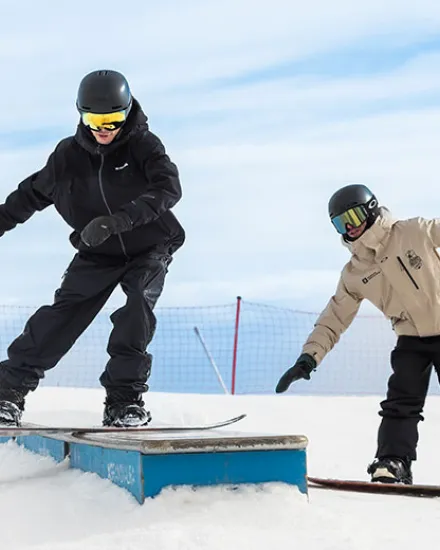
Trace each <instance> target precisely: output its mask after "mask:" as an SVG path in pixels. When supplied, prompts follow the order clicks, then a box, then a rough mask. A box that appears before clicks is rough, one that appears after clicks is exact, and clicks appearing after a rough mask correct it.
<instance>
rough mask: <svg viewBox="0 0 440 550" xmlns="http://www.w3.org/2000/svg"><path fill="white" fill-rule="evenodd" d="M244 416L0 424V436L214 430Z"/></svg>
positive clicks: (244, 415) (233, 422) (237, 420)
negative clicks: (196, 421)
mask: <svg viewBox="0 0 440 550" xmlns="http://www.w3.org/2000/svg"><path fill="white" fill-rule="evenodd" d="M245 417H246V414H240V415H239V416H235V417H233V418H228V419H226V420H221V421H220V422H213V423H211V424H201V425H198V426H197V425H196V426H162V427H160V426H157V427H156V426H141V427H138V428H117V427H114V426H95V427H94V426H90V427H87V426H69V427H67V426H38V425H35V424H23V425H22V426H20V427H18V428H17V427H8V426H1V425H0V437H21V436H27V435H43V436H44V435H60V434H68V435H75V434H106V433H113V434H115V433H116V434H127V433H131V432H133V433H145V434H148V433H170V432H203V431H206V430H215V429H217V428H224V427H225V426H230V425H232V424H235V423H236V422H239V421H240V420H242V419H243V418H245Z"/></svg>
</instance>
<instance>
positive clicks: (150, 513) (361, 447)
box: [0, 388, 440, 550]
mask: <svg viewBox="0 0 440 550" xmlns="http://www.w3.org/2000/svg"><path fill="white" fill-rule="evenodd" d="M381 398H382V396H378V397H305V396H295V395H292V393H290V395H288V396H275V395H274V396H236V397H231V396H224V395H219V396H212V395H188V394H186V395H176V394H160V393H151V394H150V395H149V396H148V403H149V406H150V408H151V410H152V412H153V415H154V423H155V424H160V423H161V422H166V423H182V424H184V423H186V422H192V423H194V422H197V423H198V422H203V421H208V420H218V419H222V418H224V417H225V416H229V415H231V414H238V413H241V412H247V414H248V417H247V419H245V420H244V421H242V423H241V424H240V430H242V431H244V432H246V431H251V432H258V431H260V430H261V431H263V432H270V433H278V434H301V435H306V436H307V437H308V438H309V446H308V470H309V474H310V475H319V476H331V477H337V476H343V477H350V478H358V479H367V476H366V473H365V469H366V466H367V464H368V462H369V461H370V460H371V459H372V457H373V455H374V450H375V440H376V430H377V426H378V422H379V417H378V416H377V410H378V403H379V401H380V399H381ZM102 401H103V393H102V392H101V391H100V390H77V389H66V388H40V389H39V390H38V391H37V392H35V393H34V394H32V395H31V396H30V397H29V400H28V406H27V410H26V417H25V420H28V421H33V422H45V423H50V424H54V425H61V424H63V423H69V424H90V423H91V424H97V423H99V422H100V416H101V412H102ZM425 413H426V421H425V422H424V423H422V424H421V425H420V428H421V429H420V432H421V441H420V446H419V460H418V461H417V462H416V463H415V465H414V468H413V470H414V477H415V482H418V483H430V484H440V470H439V467H438V462H439V459H440V454H439V451H440V444H439V441H438V440H439V431H440V430H439V428H440V397H438V396H430V397H429V398H428V401H427V406H426V409H425ZM237 429H238V428H237V427H235V428H234V431H237ZM439 521H440V499H417V498H413V497H399V496H394V495H383V496H380V495H368V494H365V495H364V494H355V493H342V492H341V493H337V492H330V491H325V490H322V489H311V490H310V495H309V499H307V497H305V496H304V495H302V494H300V493H299V492H298V491H297V490H296V489H295V488H293V487H289V486H286V485H283V484H267V485H265V486H263V487H252V486H243V487H242V488H240V489H239V490H235V491H231V490H229V489H228V488H225V487H218V488H200V489H197V490H192V489H190V488H186V487H183V488H178V489H175V490H173V489H167V490H164V491H163V492H162V493H161V494H160V495H159V496H158V497H156V498H155V499H152V500H148V501H146V502H145V504H144V505H143V506H139V505H138V504H137V502H136V501H135V500H134V498H133V497H132V496H131V495H130V494H129V493H127V492H125V491H124V490H122V489H119V488H117V487H115V486H113V485H112V484H111V482H109V481H107V480H102V479H100V478H98V477H97V476H95V475H94V474H84V473H81V472H79V471H75V470H70V469H69V468H68V464H67V463H62V464H56V463H55V462H53V461H52V460H51V459H49V458H42V457H39V456H37V455H33V454H32V453H30V452H28V451H25V450H23V449H22V448H20V447H18V446H16V445H15V444H13V443H7V444H3V445H0V548H2V549H5V550H6V549H7V550H15V549H19V548H32V549H35V550H55V549H57V550H58V549H60V550H61V549H62V550H98V549H99V550H143V549H145V550H147V549H148V550H159V549H160V550H177V549H179V550H202V549H207V550H220V549H222V550H223V549H224V550H226V549H228V550H229V549H240V550H243V549H246V550H247V549H252V550H263V549H264V550H267V549H269V548H271V547H272V548H292V549H293V548H296V549H307V550H330V549H331V550H354V549H356V550H373V549H376V548H380V549H381V550H387V549H398V550H406V549H408V550H409V549H411V550H414V548H416V547H419V548H422V547H424V548H428V547H434V546H436V545H437V538H438V525H439Z"/></svg>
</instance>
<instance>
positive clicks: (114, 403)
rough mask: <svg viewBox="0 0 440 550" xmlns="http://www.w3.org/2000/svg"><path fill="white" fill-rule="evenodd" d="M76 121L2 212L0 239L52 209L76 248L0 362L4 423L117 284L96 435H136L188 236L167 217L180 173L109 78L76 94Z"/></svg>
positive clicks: (118, 82)
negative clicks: (173, 267) (160, 305)
mask: <svg viewBox="0 0 440 550" xmlns="http://www.w3.org/2000/svg"><path fill="white" fill-rule="evenodd" d="M76 105H77V109H78V111H79V113H80V122H79V124H78V128H77V131H76V133H75V135H74V136H71V137H67V138H66V139H63V140H62V141H61V142H60V143H59V144H58V145H57V147H56V148H55V150H54V152H53V153H52V154H51V155H50V157H49V159H48V161H47V164H46V166H44V168H42V169H41V170H40V171H38V172H36V173H34V174H32V175H30V176H29V177H28V178H26V179H25V180H24V181H22V182H21V183H20V184H19V186H18V189H17V190H16V191H14V192H13V193H11V194H10V195H9V196H8V197H7V198H6V200H5V202H4V204H2V205H0V236H1V235H3V234H4V233H5V232H6V231H9V230H10V229H13V228H14V227H15V226H16V225H17V224H18V223H24V222H25V221H26V220H27V219H29V218H30V217H31V216H32V214H34V212H36V211H39V210H43V209H44V208H46V207H48V206H50V205H52V204H53V205H54V206H55V208H56V209H57V211H58V212H59V214H60V215H61V216H62V217H63V219H64V220H65V221H66V222H67V223H68V224H69V226H70V227H71V228H72V229H73V233H71V235H70V241H71V243H72V245H73V246H74V247H75V248H76V249H77V253H76V254H75V256H74V258H73V260H72V262H71V263H70V265H69V266H68V268H67V271H66V273H65V275H64V278H63V281H62V284H61V286H60V288H59V289H58V290H56V292H55V297H54V302H53V304H52V305H46V306H43V307H41V308H40V309H38V310H37V311H36V312H35V313H34V314H33V315H32V316H31V317H30V319H29V320H28V321H27V323H26V325H25V327H24V330H23V332H22V334H20V335H19V336H18V337H17V338H16V339H15V340H14V341H13V342H12V343H11V344H10V346H9V348H8V359H6V360H5V361H2V362H1V363H0V424H7V425H12V426H14V425H20V422H21V417H22V412H23V410H24V405H25V398H26V395H27V394H28V392H29V391H33V390H35V389H36V388H37V386H38V384H39V381H40V380H41V379H42V378H43V377H44V373H45V371H46V370H48V369H51V368H53V367H55V365H56V364H57V363H58V362H59V361H60V359H61V358H62V357H63V356H64V355H65V354H66V353H67V352H68V351H69V349H70V348H71V347H72V346H73V344H74V343H75V341H76V340H77V338H78V337H79V336H80V335H81V334H82V333H83V332H84V331H85V330H86V328H87V327H88V326H89V325H90V323H91V322H92V321H93V319H94V318H95V316H96V315H97V314H98V313H99V311H100V310H101V309H102V307H103V306H104V304H105V303H106V301H107V300H108V298H109V297H110V295H111V294H112V292H113V291H114V290H115V288H116V287H117V286H118V285H120V286H121V288H122V290H123V292H124V293H125V295H126V297H127V300H126V303H125V305H124V306H123V307H122V308H120V309H118V310H117V311H115V312H114V313H113V314H112V316H111V321H112V323H113V330H112V332H111V334H110V338H109V341H108V348H107V351H108V353H109V355H110V359H109V361H108V363H107V365H106V366H105V369H104V372H103V373H102V375H101V377H100V382H101V384H102V386H103V387H104V388H105V390H106V399H105V408H104V418H103V424H104V425H113V426H139V425H144V424H147V423H148V422H149V420H150V418H151V416H150V413H149V412H148V411H147V410H145V408H144V402H143V400H142V394H143V393H144V392H146V391H147V390H148V385H147V380H148V378H149V376H150V371H151V363H152V356H151V354H149V353H148V352H147V351H146V350H147V346H148V345H149V343H150V342H151V339H152V338H153V335H154V332H155V327H156V318H155V315H154V313H153V309H154V306H155V304H156V302H157V300H158V298H159V296H160V294H161V292H162V290H163V286H164V281H165V276H166V273H167V270H168V266H169V264H170V262H171V260H172V257H173V254H174V252H175V251H176V250H177V249H178V248H179V247H180V246H182V244H183V242H184V240H185V234H184V230H183V228H182V226H181V225H180V224H179V222H178V221H177V219H176V217H175V216H174V215H173V213H172V212H171V208H172V207H173V206H174V205H175V204H176V203H177V202H178V201H179V200H180V198H181V195H182V191H181V186H180V181H179V174H178V170H177V167H176V165H175V164H174V163H173V162H172V161H171V160H170V158H169V157H168V155H167V154H166V152H165V149H164V146H163V144H162V142H161V140H160V139H159V138H158V137H157V136H155V135H154V134H153V133H152V132H150V130H149V127H148V123H147V117H146V116H145V114H144V113H143V111H142V109H141V106H140V105H139V103H138V101H137V100H136V99H135V98H134V97H133V96H132V94H131V91H130V87H129V84H128V82H127V80H126V78H125V77H124V76H123V75H122V74H120V73H118V72H116V71H111V70H99V71H94V72H92V73H90V74H88V75H86V76H85V77H84V78H83V79H82V81H81V83H80V86H79V89H78V96H77V103H76Z"/></svg>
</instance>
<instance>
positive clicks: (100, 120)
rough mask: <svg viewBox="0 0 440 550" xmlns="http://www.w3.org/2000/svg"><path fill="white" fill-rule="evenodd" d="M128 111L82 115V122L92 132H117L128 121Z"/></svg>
mask: <svg viewBox="0 0 440 550" xmlns="http://www.w3.org/2000/svg"><path fill="white" fill-rule="evenodd" d="M127 116H128V109H124V110H123V111H116V112H115V113H104V114H99V113H81V120H82V122H83V124H84V125H85V126H88V127H89V128H90V129H91V130H96V131H98V130H101V129H103V130H109V131H113V130H117V129H118V128H121V126H123V124H124V123H125V121H126V120H127Z"/></svg>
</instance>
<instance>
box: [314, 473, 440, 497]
mask: <svg viewBox="0 0 440 550" xmlns="http://www.w3.org/2000/svg"><path fill="white" fill-rule="evenodd" d="M308 481H309V487H313V486H317V487H321V488H326V489H333V490H335V491H352V492H357V493H377V494H395V495H409V496H417V497H440V485H404V484H403V483H378V482H375V483H372V482H370V481H357V480H349V479H327V478H320V477H311V476H308Z"/></svg>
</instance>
